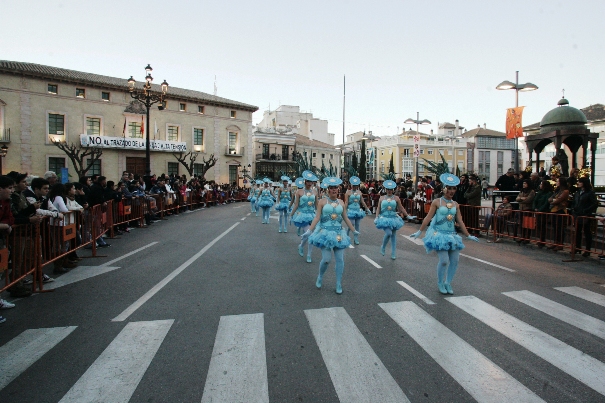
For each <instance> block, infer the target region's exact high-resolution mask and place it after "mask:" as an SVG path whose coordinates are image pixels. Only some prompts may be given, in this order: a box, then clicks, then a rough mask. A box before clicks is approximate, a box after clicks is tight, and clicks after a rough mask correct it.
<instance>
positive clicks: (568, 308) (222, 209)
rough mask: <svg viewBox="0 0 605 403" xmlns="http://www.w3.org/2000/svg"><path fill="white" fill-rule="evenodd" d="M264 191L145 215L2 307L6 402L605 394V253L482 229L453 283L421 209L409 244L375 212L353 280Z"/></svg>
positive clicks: (0, 388) (0, 374)
mask: <svg viewBox="0 0 605 403" xmlns="http://www.w3.org/2000/svg"><path fill="white" fill-rule="evenodd" d="M490 203H491V202H490ZM249 207H250V206H249V204H247V203H241V204H240V203H238V204H235V205H233V204H232V205H224V206H219V207H212V208H209V209H205V210H197V211H193V212H190V213H184V214H181V215H179V216H173V217H170V218H169V219H167V220H163V221H161V222H159V223H155V224H153V225H152V226H151V227H150V228H148V229H136V230H133V231H132V232H131V233H130V234H124V235H123V236H121V238H119V239H114V240H111V241H110V243H111V244H112V246H111V247H110V248H107V249H104V250H101V251H99V253H102V254H106V255H107V256H105V257H98V258H87V259H84V260H83V261H82V262H81V263H82V264H81V267H79V268H78V269H76V270H74V271H72V272H70V273H67V274H65V275H63V276H60V277H57V280H56V281H55V283H52V284H53V287H54V291H52V292H48V293H44V294H40V295H35V296H32V297H29V298H25V299H21V300H17V301H15V304H16V305H17V306H16V308H13V309H8V310H2V311H0V314H2V315H3V316H5V317H6V318H7V322H5V323H4V324H1V325H0V402H2V403H11V402H57V401H61V402H89V401H90V402H92V401H108V402H128V401H131V402H200V401H202V402H252V401H254V402H268V401H272V402H339V401H340V402H402V401H403V402H405V401H411V402H472V401H480V402H481V401H491V402H494V401H498V402H499V401H501V402H533V401H548V402H561V403H562V402H566V403H567V402H597V401H605V383H604V382H603V379H605V364H604V363H605V311H604V310H603V307H604V306H605V266H604V264H603V263H602V262H599V261H598V260H596V259H594V258H593V259H587V260H582V261H578V262H573V263H571V262H566V261H564V260H566V259H567V258H569V255H568V254H567V255H564V254H562V253H561V252H551V251H548V250H540V249H537V248H535V247H533V246H532V245H529V246H518V245H517V244H516V243H514V242H503V243H497V244H493V243H486V239H485V238H480V242H479V243H474V242H466V243H465V244H466V248H465V249H464V250H463V251H462V255H461V258H460V264H459V268H458V272H457V274H456V277H455V279H454V281H453V282H452V286H453V288H454V292H455V294H454V295H450V296H444V295H441V294H439V292H438V291H437V286H436V264H437V260H438V259H437V256H436V255H435V254H434V253H431V254H427V253H426V252H425V251H424V247H423V246H422V245H421V244H420V242H418V240H411V239H409V237H407V236H408V235H409V234H411V233H413V232H415V231H416V230H417V229H418V227H419V226H418V225H417V224H406V225H405V226H404V228H403V229H402V230H400V231H399V232H398V236H397V238H398V241H397V259H396V260H392V259H391V258H390V256H389V254H388V253H387V255H386V256H382V255H381V254H380V244H381V240H382V236H383V233H382V231H379V230H377V229H376V228H375V227H374V225H373V216H370V217H366V218H365V219H364V220H362V224H361V231H360V232H361V235H360V241H361V244H360V245H356V246H354V248H350V249H347V250H346V251H345V273H344V278H343V289H344V292H343V294H342V295H337V294H335V292H334V285H335V279H334V268H333V266H334V262H331V264H330V267H329V269H328V271H327V272H326V275H325V277H324V284H323V287H322V289H321V290H318V289H316V287H315V279H316V277H317V271H318V265H319V261H320V256H321V254H320V251H319V250H317V249H315V250H314V251H313V252H312V258H313V262H312V263H306V261H305V259H304V258H301V257H300V256H299V255H298V253H297V244H298V242H299V237H297V235H296V228H295V227H294V226H289V227H288V230H289V232H288V233H278V225H277V214H276V213H275V212H273V213H272V218H271V220H270V224H269V225H265V224H261V217H256V216H255V215H254V214H249V213H250V209H249ZM388 249H389V247H387V250H388ZM84 253H86V252H84V251H82V252H80V254H81V255H83V254H84ZM51 271H52V269H51ZM49 274H50V272H49ZM2 298H5V299H8V300H10V298H8V297H7V296H2Z"/></svg>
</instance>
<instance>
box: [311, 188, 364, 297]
mask: <svg viewBox="0 0 605 403" xmlns="http://www.w3.org/2000/svg"><path fill="white" fill-rule="evenodd" d="M324 182H325V183H326V184H327V186H328V197H327V198H326V199H322V200H320V201H319V203H318V207H317V214H316V215H315V218H314V219H313V223H311V226H310V227H309V229H308V230H307V232H305V233H304V234H303V238H306V237H309V244H312V245H315V246H317V247H318V248H321V262H320V263H319V275H318V276H317V281H316V282H315V286H316V287H317V288H321V285H322V280H323V275H324V273H325V272H326V270H327V268H328V265H329V264H330V260H331V259H332V253H334V260H335V261H336V267H335V269H336V289H335V291H336V294H342V274H343V272H344V264H345V263H344V250H345V249H346V248H347V247H348V246H349V245H350V244H351V240H350V238H349V236H348V235H347V232H346V231H345V229H344V228H343V226H342V222H343V221H344V223H345V224H346V226H347V227H348V229H349V230H351V231H353V234H355V235H357V234H359V232H357V231H356V230H355V227H353V224H351V221H349V219H348V218H347V214H346V210H347V209H346V205H345V204H344V203H343V202H342V201H341V200H339V199H338V185H340V184H341V183H342V181H341V180H340V179H339V178H335V177H328V178H326V179H325V180H324Z"/></svg>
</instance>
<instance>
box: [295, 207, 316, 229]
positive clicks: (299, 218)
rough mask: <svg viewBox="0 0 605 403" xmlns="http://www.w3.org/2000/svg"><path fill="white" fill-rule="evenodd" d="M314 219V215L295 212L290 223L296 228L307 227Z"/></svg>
mask: <svg viewBox="0 0 605 403" xmlns="http://www.w3.org/2000/svg"><path fill="white" fill-rule="evenodd" d="M314 218H315V213H300V212H298V211H297V212H296V214H294V217H292V222H293V223H294V225H296V226H297V227H307V226H309V225H311V223H312V222H313V219H314Z"/></svg>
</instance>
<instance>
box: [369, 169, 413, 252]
mask: <svg viewBox="0 0 605 403" xmlns="http://www.w3.org/2000/svg"><path fill="white" fill-rule="evenodd" d="M382 186H383V187H384V188H385V189H386V192H387V194H386V195H384V196H382V197H381V198H380V199H379V200H378V208H377V209H376V219H375V220H374V224H375V225H376V228H378V229H381V230H383V231H384V238H383V239H382V247H381V248H380V253H381V254H382V256H384V254H385V249H386V247H387V243H388V242H389V240H390V241H391V259H396V258H397V255H396V253H395V252H396V251H397V230H398V229H399V228H401V227H403V220H402V219H401V217H399V215H397V211H401V212H402V213H403V214H404V215H405V217H406V218H407V219H408V220H413V219H415V218H416V217H415V216H410V215H409V214H408V212H407V211H406V210H405V208H404V207H403V205H402V204H401V200H399V197H398V196H395V195H394V194H393V191H394V189H395V188H396V187H397V184H396V183H395V182H394V181H392V180H390V179H389V180H386V181H384V182H383V184H382Z"/></svg>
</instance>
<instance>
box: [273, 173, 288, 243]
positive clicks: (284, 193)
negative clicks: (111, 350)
mask: <svg viewBox="0 0 605 403" xmlns="http://www.w3.org/2000/svg"><path fill="white" fill-rule="evenodd" d="M281 180H282V184H283V186H282V187H281V188H279V189H278V190H277V205H276V206H275V210H277V211H278V212H279V232H288V227H287V224H288V208H289V207H290V204H291V202H292V191H291V190H290V185H289V182H290V178H288V177H287V176H282V177H281ZM282 228H283V230H282Z"/></svg>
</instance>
